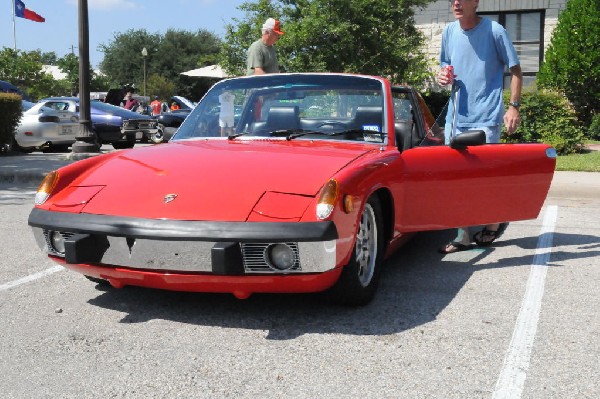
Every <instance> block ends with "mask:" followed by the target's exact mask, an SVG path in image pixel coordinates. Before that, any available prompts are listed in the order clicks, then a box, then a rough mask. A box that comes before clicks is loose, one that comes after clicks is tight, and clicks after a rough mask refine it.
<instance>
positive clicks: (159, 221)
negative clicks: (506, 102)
mask: <svg viewBox="0 0 600 399" xmlns="http://www.w3.org/2000/svg"><path fill="white" fill-rule="evenodd" d="M225 93H229V95H227V96H222V97H221V95H224V94H225ZM220 97H221V98H223V100H222V101H223V102H220V100H219V99H220ZM235 106H239V107H241V114H240V116H239V118H238V119H237V121H236V119H235V116H234V114H235V112H234V109H235ZM215 108H217V109H218V110H219V112H215ZM555 158H556V151H554V149H553V148H552V147H550V146H548V145H545V144H485V135H484V134H483V132H472V133H464V134H461V135H460V136H458V137H456V138H455V139H453V140H452V142H451V144H450V145H445V144H444V140H443V132H441V131H440V129H439V127H438V126H437V125H436V124H435V121H434V120H433V117H432V116H431V113H430V112H429V110H428V109H427V107H426V106H425V103H424V101H423V100H422V98H421V97H420V96H419V94H418V93H417V92H416V91H415V90H414V89H412V88H410V87H407V86H392V85H391V84H390V82H389V81H388V80H386V79H384V78H380V77H373V76H361V75H346V74H337V73H335V74H333V73H329V74H327V73H320V74H316V73H307V74H268V75H258V76H251V77H240V78H233V79H227V80H222V81H220V82H218V83H217V84H215V85H214V86H213V87H212V88H211V89H210V90H209V91H208V93H207V94H206V96H205V97H204V98H203V99H202V101H201V102H200V103H199V104H198V105H197V106H196V107H195V109H194V110H193V111H192V112H191V113H190V115H189V116H188V117H187V118H186V119H185V121H184V122H183V124H182V125H181V127H180V128H179V130H178V131H177V133H176V134H175V136H173V138H172V139H171V140H170V141H169V142H168V143H166V144H163V145H159V146H146V147H141V148H136V149H132V150H126V151H121V152H114V153H109V154H103V155H99V156H96V157H94V158H90V159H86V160H84V161H81V162H78V163H73V164H71V165H69V166H65V167H63V168H60V169H58V170H57V171H54V172H51V173H50V174H48V176H46V178H45V179H44V181H43V182H42V184H41V186H40V188H39V189H38V192H37V194H36V198H35V207H34V209H33V210H32V211H31V213H30V215H29V225H30V226H31V227H32V228H33V232H34V236H35V237H36V241H37V242H38V244H39V246H40V248H42V249H43V251H44V252H45V253H46V254H47V255H48V256H49V257H50V258H51V259H52V260H53V261H55V262H57V263H59V264H61V265H63V266H65V267H66V268H69V269H71V270H74V271H76V272H79V273H82V274H84V275H86V276H88V277H89V278H90V279H94V280H96V281H104V282H108V283H110V284H111V285H112V286H113V287H117V288H121V287H124V286H126V285H133V286H142V287H149V288H156V289H168V290H176V291H177V290H181V291H199V292H229V293H233V295H235V296H236V297H238V298H247V297H248V296H250V295H251V294H253V293H260V292H271V293H285V292H295V293H298V292H316V291H323V290H330V292H331V294H332V296H333V297H334V298H336V299H337V300H339V301H341V302H344V303H349V304H365V303H367V302H369V301H370V300H371V298H372V297H373V295H374V294H375V291H376V288H377V284H378V282H379V280H380V279H381V278H382V275H383V273H382V267H381V266H382V262H383V260H384V259H385V258H387V257H389V256H390V255H392V254H393V253H394V250H395V249H397V248H398V247H399V246H400V245H401V244H403V243H406V242H407V239H408V238H409V237H410V235H411V234H414V233H416V232H419V231H425V230H442V229H449V228H455V227H459V226H475V225H484V224H489V223H496V222H499V221H516V220H525V219H533V218H536V217H537V216H538V214H539V212H540V210H541V208H542V205H543V203H544V200H545V198H546V195H547V192H548V189H549V187H550V182H551V180H552V176H553V172H554V166H555V161H556V159H555ZM116 176H118V178H116ZM124 199H125V200H124ZM515 204H518V206H515Z"/></svg>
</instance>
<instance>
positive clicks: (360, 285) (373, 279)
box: [332, 196, 384, 306]
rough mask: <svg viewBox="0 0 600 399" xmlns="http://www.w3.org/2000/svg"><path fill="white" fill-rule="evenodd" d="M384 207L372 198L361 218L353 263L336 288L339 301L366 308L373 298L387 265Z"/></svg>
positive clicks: (342, 275) (345, 267)
mask: <svg viewBox="0 0 600 399" xmlns="http://www.w3.org/2000/svg"><path fill="white" fill-rule="evenodd" d="M381 220H382V216H381V204H380V203H379V199H378V198H377V197H376V196H372V197H371V198H369V200H368V201H367V203H366V204H365V207H364V209H363V211H362V214H361V216H360V220H359V225H358V229H357V231H356V238H355V244H354V250H353V252H352V256H351V257H350V262H348V264H347V265H346V266H344V269H343V270H342V274H341V275H340V279H339V280H338V282H337V283H336V284H335V285H334V286H333V288H332V294H333V297H334V299H335V300H336V301H337V302H340V303H343V304H346V305H354V306H357V305H366V304H367V303H369V302H370V301H371V299H373V296H374V295H375V291H376V289H377V285H378V284H379V278H380V275H381V265H382V263H383V260H382V259H383V242H384V238H383V226H382V221H381Z"/></svg>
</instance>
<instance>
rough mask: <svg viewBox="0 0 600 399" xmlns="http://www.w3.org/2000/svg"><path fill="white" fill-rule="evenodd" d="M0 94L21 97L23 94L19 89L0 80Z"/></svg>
mask: <svg viewBox="0 0 600 399" xmlns="http://www.w3.org/2000/svg"><path fill="white" fill-rule="evenodd" d="M0 93H13V94H18V95H20V96H21V97H23V96H24V93H23V91H22V90H21V89H19V88H18V87H17V86H15V85H13V84H12V83H10V82H5V81H4V80H0Z"/></svg>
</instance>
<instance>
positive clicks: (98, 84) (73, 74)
mask: <svg viewBox="0 0 600 399" xmlns="http://www.w3.org/2000/svg"><path fill="white" fill-rule="evenodd" d="M57 64H58V67H59V68H60V70H61V71H62V72H64V73H65V74H66V75H67V77H66V78H65V79H64V80H65V82H63V86H64V87H66V89H67V90H66V92H65V93H61V94H65V95H75V94H77V93H79V56H77V55H75V54H73V53H69V54H67V55H65V56H64V57H62V58H59V59H58V60H57ZM89 70H90V72H89V76H90V91H107V90H108V89H109V88H110V82H109V80H108V78H107V77H106V76H104V75H102V74H99V73H96V72H94V70H93V69H92V67H91V65H90V66H89Z"/></svg>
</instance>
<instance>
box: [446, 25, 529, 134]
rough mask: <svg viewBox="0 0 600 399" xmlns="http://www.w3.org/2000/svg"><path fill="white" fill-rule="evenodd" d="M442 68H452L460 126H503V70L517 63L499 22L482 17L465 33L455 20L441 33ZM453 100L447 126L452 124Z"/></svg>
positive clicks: (506, 34)
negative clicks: (456, 86)
mask: <svg viewBox="0 0 600 399" xmlns="http://www.w3.org/2000/svg"><path fill="white" fill-rule="evenodd" d="M440 63H441V66H442V67H443V66H446V65H452V66H453V67H454V74H455V75H456V78H455V79H456V83H457V84H458V107H457V118H456V119H457V121H456V124H457V126H459V127H466V128H469V127H479V126H496V125H500V124H502V120H503V118H504V103H503V101H502V87H503V81H504V67H505V66H507V67H508V68H511V67H513V66H515V65H518V64H519V58H518V56H517V52H516V50H515V48H514V46H513V44H512V42H511V40H510V38H509V37H508V33H507V32H506V30H505V29H504V28H503V27H502V25H500V24H499V23H497V22H495V21H492V20H490V19H489V18H482V19H481V21H480V22H479V24H478V25H477V26H476V27H474V28H473V29H469V30H467V31H465V30H463V29H462V28H461V27H460V24H459V22H458V21H454V22H452V23H451V24H449V25H448V26H446V28H445V29H444V33H443V34H442V50H441V53H440ZM452 107H453V98H452V99H451V100H450V104H449V105H448V109H449V110H450V111H449V112H448V114H447V116H446V124H447V125H448V124H451V123H452V109H453V108H452Z"/></svg>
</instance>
